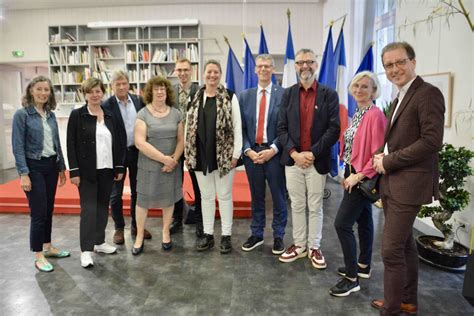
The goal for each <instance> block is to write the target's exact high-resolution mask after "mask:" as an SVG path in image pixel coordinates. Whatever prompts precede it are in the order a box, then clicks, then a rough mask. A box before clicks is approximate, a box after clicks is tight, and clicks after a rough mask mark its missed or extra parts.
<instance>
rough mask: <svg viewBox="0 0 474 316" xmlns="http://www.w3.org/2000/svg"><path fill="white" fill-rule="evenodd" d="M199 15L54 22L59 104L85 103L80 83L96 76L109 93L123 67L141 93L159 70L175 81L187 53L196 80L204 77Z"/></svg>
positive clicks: (53, 66)
mask: <svg viewBox="0 0 474 316" xmlns="http://www.w3.org/2000/svg"><path fill="white" fill-rule="evenodd" d="M195 21H196V23H195V24H194V23H192V25H190V24H189V23H186V24H183V25H180V24H179V23H176V21H173V24H170V25H158V26H137V27H135V26H133V27H129V26H126V27H103V28H90V27H87V25H60V26H50V27H49V29H48V36H49V74H50V78H51V80H52V82H53V86H54V92H55V94H56V98H57V101H58V103H59V106H60V107H61V106H63V107H68V106H69V107H71V108H72V107H74V106H75V105H76V104H83V103H84V96H83V94H82V92H81V91H80V89H79V88H80V86H81V83H82V82H83V81H84V80H85V79H87V78H89V77H91V76H93V77H97V78H100V79H102V81H103V82H104V84H105V85H106V90H107V91H106V97H108V96H110V95H111V93H112V89H111V87H110V79H111V75H112V73H113V71H114V70H118V69H121V70H124V71H126V72H127V73H128V76H129V79H130V89H131V92H133V93H135V94H141V91H142V90H143V88H144V86H145V84H146V82H147V81H148V79H150V78H151V77H153V76H156V75H160V76H164V77H167V78H168V79H169V80H171V81H172V82H173V83H176V82H177V78H176V77H175V76H174V74H173V71H174V64H175V61H176V60H177V59H178V58H182V57H186V58H188V59H189V60H191V67H192V80H193V81H194V82H197V83H200V82H201V78H200V74H201V64H202V57H201V56H202V53H201V46H202V45H201V43H200V32H201V31H200V25H199V21H197V20H195ZM163 22H166V21H163ZM163 24H166V23H163ZM62 112H63V111H62ZM66 112H67V111H66Z"/></svg>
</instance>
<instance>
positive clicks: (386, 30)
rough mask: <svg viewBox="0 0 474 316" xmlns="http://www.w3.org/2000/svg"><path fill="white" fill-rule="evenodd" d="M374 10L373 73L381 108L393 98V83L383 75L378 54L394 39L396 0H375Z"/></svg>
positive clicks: (378, 104) (383, 71)
mask: <svg viewBox="0 0 474 316" xmlns="http://www.w3.org/2000/svg"><path fill="white" fill-rule="evenodd" d="M375 12H376V16H375V45H374V59H375V60H374V62H375V73H376V74H377V77H378V79H379V82H380V88H381V95H380V97H379V98H378V99H377V106H378V107H379V108H381V109H382V108H384V107H386V106H387V104H389V103H390V102H391V100H392V99H393V96H392V94H393V85H392V83H391V82H390V81H388V80H387V77H386V76H385V70H384V68H383V65H382V60H381V58H380V56H382V49H383V48H384V47H385V45H387V44H389V43H391V42H394V41H395V13H396V0H379V1H377V6H376V11H375Z"/></svg>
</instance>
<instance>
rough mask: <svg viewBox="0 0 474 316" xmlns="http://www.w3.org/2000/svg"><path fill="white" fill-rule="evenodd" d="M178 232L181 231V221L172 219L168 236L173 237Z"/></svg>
mask: <svg viewBox="0 0 474 316" xmlns="http://www.w3.org/2000/svg"><path fill="white" fill-rule="evenodd" d="M180 231H183V220H182V219H178V218H173V222H172V223H171V225H170V234H171V235H173V234H176V233H177V232H180Z"/></svg>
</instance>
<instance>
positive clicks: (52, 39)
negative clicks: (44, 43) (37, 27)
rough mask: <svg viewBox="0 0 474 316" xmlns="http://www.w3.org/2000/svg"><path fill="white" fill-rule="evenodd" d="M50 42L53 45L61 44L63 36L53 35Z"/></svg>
mask: <svg viewBox="0 0 474 316" xmlns="http://www.w3.org/2000/svg"><path fill="white" fill-rule="evenodd" d="M49 41H50V42H51V43H59V42H61V36H60V35H59V33H58V34H51V35H50V36H49Z"/></svg>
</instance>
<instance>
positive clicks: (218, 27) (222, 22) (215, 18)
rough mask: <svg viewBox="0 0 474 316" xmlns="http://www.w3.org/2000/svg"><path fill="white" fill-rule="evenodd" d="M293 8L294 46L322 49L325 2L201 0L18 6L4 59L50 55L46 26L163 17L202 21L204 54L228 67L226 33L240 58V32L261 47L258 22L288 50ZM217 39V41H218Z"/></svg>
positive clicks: (0, 50) (1, 31) (277, 47)
mask: <svg viewBox="0 0 474 316" xmlns="http://www.w3.org/2000/svg"><path fill="white" fill-rule="evenodd" d="M287 8H290V10H291V12H292V15H291V25H292V32H293V43H294V46H295V50H297V49H299V48H301V47H303V46H304V47H309V48H312V49H313V50H315V52H316V53H321V52H322V34H323V32H322V4H311V3H300V4H292V3H288V4H275V3H272V4H199V5H194V6H190V5H161V6H127V7H105V8H104V7H101V8H75V9H56V10H17V11H9V12H6V13H5V16H6V17H5V20H3V21H0V39H1V43H2V45H0V63H10V62H17V61H18V59H17V58H14V57H12V55H11V51H13V50H24V51H25V56H24V58H22V61H35V62H36V61H41V62H44V61H46V60H47V59H48V47H47V42H48V26H50V25H51V26H52V25H74V24H87V23H88V22H92V21H118V20H160V19H180V18H197V19H199V20H200V22H201V24H202V34H201V35H202V37H203V38H207V39H208V40H205V41H204V43H203V44H204V45H203V52H204V58H205V59H207V58H216V59H219V60H220V61H221V62H222V63H223V66H224V67H225V62H226V58H227V57H226V56H227V45H226V44H225V42H224V39H223V35H226V36H227V37H228V38H229V40H230V44H231V45H232V48H233V49H234V51H235V53H236V55H237V58H240V57H241V56H242V46H243V44H242V37H241V35H242V32H245V34H246V37H247V40H248V42H249V44H250V46H251V49H252V51H253V52H254V53H256V52H257V51H258V44H259V36H260V30H259V26H260V23H262V24H263V27H264V30H265V36H266V39H267V44H268V47H269V50H270V53H272V54H284V51H285V45H286V35H287V29H288V24H287V16H286V10H287ZM214 39H217V41H218V43H217V44H216V42H215V41H214Z"/></svg>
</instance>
